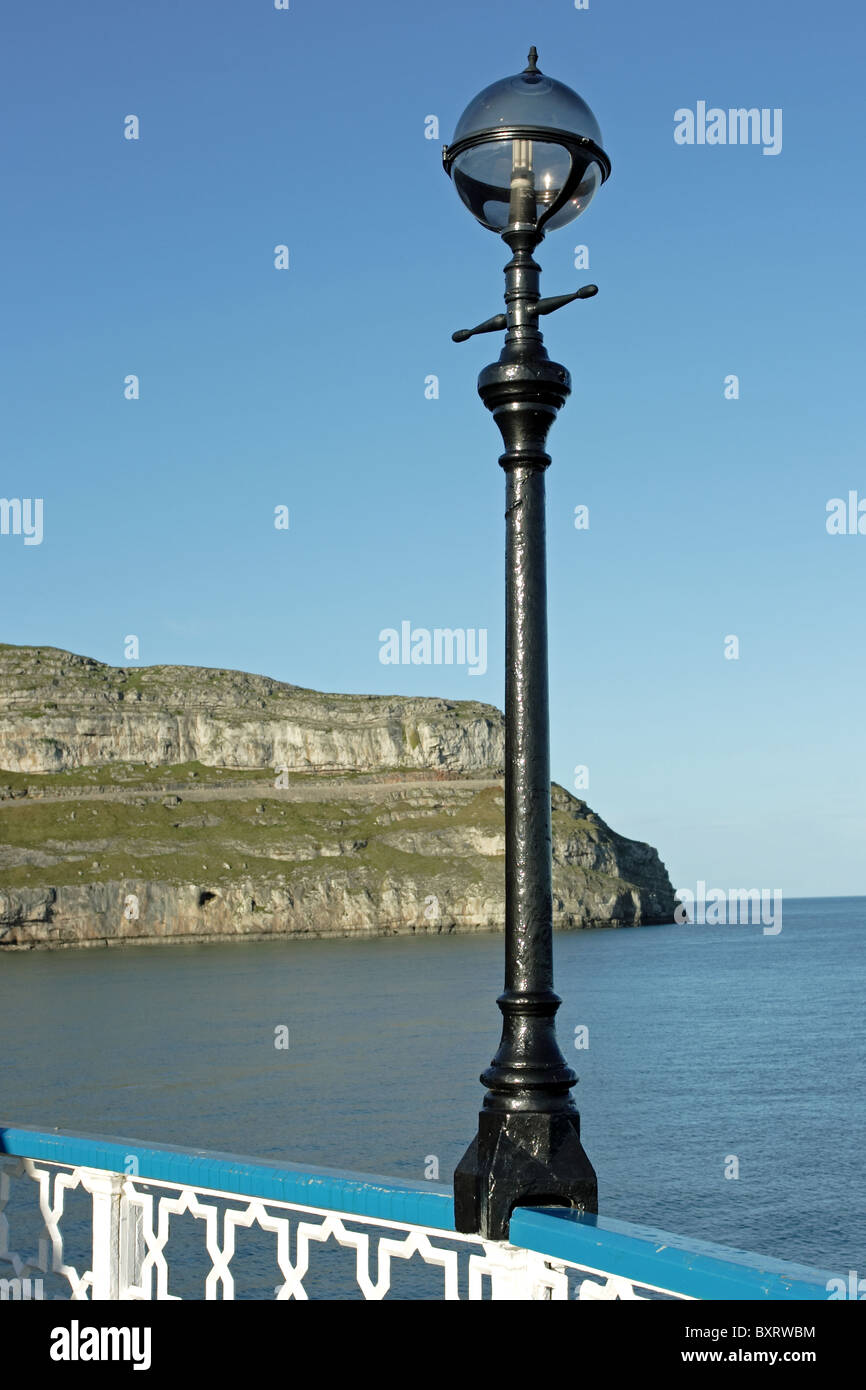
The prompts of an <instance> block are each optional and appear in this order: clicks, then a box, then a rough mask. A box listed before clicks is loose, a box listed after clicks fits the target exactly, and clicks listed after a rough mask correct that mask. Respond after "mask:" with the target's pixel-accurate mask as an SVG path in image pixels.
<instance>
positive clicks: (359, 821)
mask: <svg viewBox="0 0 866 1390" xmlns="http://www.w3.org/2000/svg"><path fill="white" fill-rule="evenodd" d="M503 751H504V731H503V720H502V715H501V713H500V712H499V711H498V710H496V709H494V708H493V707H492V706H490V705H484V704H479V703H477V702H474V701H464V702H458V701H449V700H439V699H432V698H429V699H428V698H425V699H418V698H398V697H385V696H362V695H328V694H320V693H319V692H317V691H312V690H305V689H302V688H300V687H298V686H293V685H286V684H284V683H282V682H280V681H274V680H269V679H267V678H266V677H263V676H254V675H247V674H245V673H243V672H237V671H219V670H208V669H205V668H199V667H184V666H157V667H129V668H115V667H110V666H105V665H103V664H102V663H100V662H98V661H93V660H90V659H89V658H87V657H82V656H76V655H74V654H72V653H70V652H64V651H59V650H57V649H55V648H49V647H13V646H0V947H5V948H7V949H19V950H20V949H28V948H34V947H42V948H45V947H61V946H103V945H106V944H115V943H122V942H127V943H133V942H134V943H142V942H145V941H165V940H167V939H172V940H187V941H189V940H191V939H195V940H218V939H219V940H221V939H225V938H229V937H243V938H256V937H258V938H266V937H285V936H351V935H364V936H367V935H383V934H390V933H395V932H402V933H405V932H451V931H461V932H462V931H479V930H480V931H489V930H496V929H500V930H501V929H502V926H503V922H504V898H503V877H504V875H503V868H504V849H505V842H504V798H503V785H502V763H503ZM552 806H553V870H554V924H555V926H557V927H559V928H574V927H591V926H626V925H628V926H636V925H640V924H641V923H648V922H662V921H671V920H673V911H674V906H675V901H674V893H673V888H672V886H671V883H670V879H669V878H668V875H667V872H666V871H665V868H664V865H663V864H662V863H661V861H660V859H659V857H658V854H657V852H656V851H655V850H654V849H652V848H651V847H650V846H649V845H646V844H643V843H641V842H639V841H635V840H629V839H626V838H624V837H623V836H621V835H618V834H617V833H616V832H615V831H613V830H611V829H610V828H609V827H608V826H607V825H605V823H604V821H602V820H601V819H600V817H598V816H597V815H596V814H595V813H594V812H593V811H592V810H591V809H590V808H589V807H588V806H587V804H586V803H585V802H584V801H580V800H578V799H577V798H576V797H574V796H572V795H571V794H570V793H569V792H567V791H565V790H563V789H562V788H561V787H558V786H556V785H554V787H553V788H552Z"/></svg>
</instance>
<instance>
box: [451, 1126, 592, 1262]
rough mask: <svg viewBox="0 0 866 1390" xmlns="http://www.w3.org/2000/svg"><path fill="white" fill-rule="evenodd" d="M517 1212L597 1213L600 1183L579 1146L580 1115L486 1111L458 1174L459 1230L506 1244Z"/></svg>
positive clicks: (456, 1218)
mask: <svg viewBox="0 0 866 1390" xmlns="http://www.w3.org/2000/svg"><path fill="white" fill-rule="evenodd" d="M516 1206H523V1207H529V1206H540V1207H543V1206H548V1207H552V1206H565V1207H574V1208H576V1209H577V1210H578V1211H584V1212H588V1213H590V1214H594V1213H596V1212H597V1211H598V1180H597V1178H596V1176H595V1169H594V1168H593V1166H592V1164H591V1163H590V1161H589V1159H588V1158H587V1156H586V1154H585V1153H584V1151H583V1145H582V1144H581V1142H580V1116H579V1114H578V1113H577V1111H576V1110H566V1111H558V1112H554V1113H553V1114H538V1113H527V1112H523V1113H518V1114H505V1113H501V1112H495V1111H487V1110H482V1112H481V1114H480V1116H479V1124H478V1134H477V1135H476V1137H475V1138H474V1139H473V1141H472V1143H471V1144H470V1146H469V1148H468V1149H467V1150H466V1153H465V1154H464V1155H463V1157H462V1158H461V1160H460V1162H459V1164H458V1165H457V1169H456V1171H455V1174H454V1224H455V1227H456V1229H457V1230H458V1231H463V1232H464V1233H465V1234H473V1233H474V1234H479V1235H482V1236H484V1237H485V1239H487V1240H507V1239H508V1223H509V1220H510V1218H511V1213H512V1211H513V1210H514V1208H515V1207H516Z"/></svg>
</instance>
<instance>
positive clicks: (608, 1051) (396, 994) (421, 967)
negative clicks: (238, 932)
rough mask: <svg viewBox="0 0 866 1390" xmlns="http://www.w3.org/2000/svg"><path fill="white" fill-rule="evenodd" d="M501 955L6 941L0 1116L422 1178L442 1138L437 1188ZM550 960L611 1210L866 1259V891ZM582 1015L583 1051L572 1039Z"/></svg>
mask: <svg viewBox="0 0 866 1390" xmlns="http://www.w3.org/2000/svg"><path fill="white" fill-rule="evenodd" d="M502 947H503V943H502V938H501V937H500V936H496V935H482V936H463V937H432V938H426V937H419V938H417V939H416V938H412V937H390V938H381V939H376V940H371V941H348V940H347V941H342V940H334V941H308V942H303V941H295V942H286V943H250V944H246V945H244V944H240V945H237V944H227V945H224V946H223V945H207V946H205V945H202V946H166V947H162V946H159V947H146V948H138V949H134V950H128V951H118V950H112V951H82V952H60V953H57V954H50V953H34V954H29V955H24V954H16V955H11V956H4V957H2V960H0V1020H2V1037H3V1056H4V1062H5V1066H4V1068H3V1077H2V1100H0V1116H3V1117H4V1118H6V1119H9V1120H15V1121H18V1122H21V1123H29V1124H37V1125H41V1126H44V1127H46V1128H49V1127H54V1126H57V1127H59V1128H61V1129H63V1128H69V1129H75V1130H83V1131H91V1132H102V1133H108V1134H116V1135H119V1136H123V1137H128V1138H138V1139H150V1140H157V1141H161V1142H164V1143H178V1144H186V1145H192V1146H196V1147H205V1148H214V1149H222V1150H229V1151H234V1152H238V1153H246V1154H251V1155H259V1156H268V1157H282V1158H286V1159H292V1160H295V1161H297V1162H302V1163H303V1162H306V1163H310V1164H326V1165H329V1166H336V1167H348V1168H354V1169H357V1170H360V1171H366V1172H374V1173H384V1174H392V1175H395V1176H408V1177H413V1178H419V1179H420V1178H423V1177H424V1176H425V1172H424V1170H425V1162H426V1160H427V1158H428V1156H430V1155H435V1156H436V1157H437V1158H438V1161H439V1165H440V1178H441V1180H443V1181H449V1180H450V1178H451V1175H452V1172H453V1167H454V1165H455V1163H456V1162H457V1160H458V1159H459V1157H460V1155H461V1154H462V1152H463V1150H464V1149H465V1147H466V1145H467V1143H468V1141H469V1140H470V1138H471V1137H472V1134H473V1132H474V1128H475V1119H476V1112H477V1109H478V1106H479V1104H480V1101H481V1097H482V1088H481V1087H480V1085H479V1084H478V1083H477V1076H478V1073H479V1071H480V1070H481V1069H482V1067H483V1066H485V1065H486V1064H487V1063H488V1062H489V1060H490V1057H491V1056H492V1054H493V1052H494V1050H495V1047H496V1044H497V1041H498V1036H499V1031H498V1020H499V1013H498V1010H497V1009H496V1007H495V1004H494V999H495V995H496V994H497V992H498V990H499V988H500V985H501V973H502ZM556 959H557V987H558V990H559V993H560V994H561V995H562V997H563V1000H564V1003H563V1007H562V1009H561V1010H560V1014H559V1019H560V1039H561V1042H562V1045H563V1050H565V1051H566V1052H567V1054H568V1055H569V1057H570V1059H571V1061H572V1064H573V1065H574V1066H575V1069H576V1070H577V1072H578V1074H579V1076H580V1078H581V1080H580V1085H579V1086H578V1087H577V1090H576V1098H577V1102H578V1106H579V1108H580V1111H581V1115H582V1118H583V1138H584V1144H585V1147H586V1150H587V1152H588V1154H589V1156H590V1158H591V1159H592V1161H593V1163H594V1164H595V1166H596V1169H597V1172H598V1174H599V1183H600V1203H601V1209H602V1210H603V1211H604V1212H605V1213H606V1214H608V1215H614V1216H619V1217H621V1218H623V1219H627V1220H632V1221H640V1222H646V1223H649V1224H652V1225H658V1226H661V1227H663V1228H664V1229H666V1230H669V1231H672V1232H678V1233H682V1234H687V1235H693V1236H701V1237H704V1238H707V1239H711V1240H718V1241H721V1242H723V1243H725V1244H731V1245H737V1246H740V1247H741V1248H745V1249H750V1250H755V1251H759V1252H764V1253H767V1254H771V1255H777V1256H780V1257H782V1258H787V1259H792V1260H800V1261H803V1262H805V1263H807V1264H814V1265H818V1266H820V1267H823V1268H826V1269H828V1270H831V1271H839V1272H841V1273H847V1271H848V1270H849V1269H857V1270H859V1271H861V1273H866V1216H864V1188H866V1146H864V1109H866V1102H864V1091H866V1088H864V1082H866V1027H864V998H866V899H864V898H856V899H854V898H849V899H841V898H835V899H810V900H800V901H790V902H786V903H785V905H784V918H783V928H782V931H781V932H780V934H779V935H778V936H775V937H773V936H764V935H763V933H762V931H761V928H760V926H757V927H752V926H664V927H645V928H642V929H639V930H633V929H632V930H620V931H584V932H574V933H569V934H558V935H557V938H556ZM280 1025H285V1026H287V1027H288V1029H289V1038H290V1047H289V1049H288V1051H278V1050H276V1049H275V1047H274V1030H275V1028H277V1027H278V1026H280ZM576 1025H586V1026H587V1027H588V1028H589V1043H590V1045H589V1048H588V1050H585V1051H579V1052H578V1051H576V1050H575V1049H574V1047H573V1037H574V1029H575V1026H576ZM728 1155H735V1156H736V1158H737V1159H738V1161H739V1178H738V1179H736V1180H730V1179H726V1178H725V1176H724V1174H725V1164H726V1159H727V1156H728Z"/></svg>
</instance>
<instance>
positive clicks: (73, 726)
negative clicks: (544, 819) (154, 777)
mask: <svg viewBox="0 0 866 1390" xmlns="http://www.w3.org/2000/svg"><path fill="white" fill-rule="evenodd" d="M503 758H504V732H503V721H502V715H501V714H500V712H499V711H498V710H496V709H494V708H493V706H492V705H483V704H478V703H476V702H474V701H460V702H455V701H448V700H435V699H394V698H388V697H387V696H380V695H324V694H320V693H319V692H318V691H315V690H304V689H302V688H300V687H299V686H294V685H286V684H284V683H283V682H281V681H273V680H269V679H268V678H267V677H265V676H251V675H247V674H245V673H244V672H241V671H213V670H208V669H206V668H202V667H195V666H144V667H128V668H124V667H120V668H118V667H114V666H104V665H103V664H102V662H99V661H92V660H91V659H90V658H89V657H84V656H75V655H74V654H73V653H72V652H64V651H59V650H58V649H57V648H55V647H9V646H0V768H4V769H7V770H8V771H11V772H61V771H64V770H65V769H67V768H83V767H102V766H107V765H109V764H111V763H116V762H128V763H139V762H143V763H148V764H149V765H151V766H154V767H155V766H160V765H164V764H172V763H175V764H177V763H189V762H200V763H203V764H205V765H206V766H209V767H224V768H275V769H276V768H280V767H285V768H287V769H288V770H289V771H306V772H325V771H338V770H344V771H352V770H356V769H359V768H363V769H365V770H367V771H375V770H377V769H386V768H388V769H391V768H440V769H442V770H445V771H448V772H457V773H459V772H475V771H481V770H485V771H488V770H490V769H491V768H499V767H502V765H503Z"/></svg>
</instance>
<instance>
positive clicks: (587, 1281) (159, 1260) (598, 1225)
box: [0, 1126, 832, 1300]
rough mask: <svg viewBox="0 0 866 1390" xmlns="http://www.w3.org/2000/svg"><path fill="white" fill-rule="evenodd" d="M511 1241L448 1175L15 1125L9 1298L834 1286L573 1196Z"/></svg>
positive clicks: (7, 1150)
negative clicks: (484, 1232)
mask: <svg viewBox="0 0 866 1390" xmlns="http://www.w3.org/2000/svg"><path fill="white" fill-rule="evenodd" d="M509 1235H510V1239H509V1241H507V1242H506V1241H501V1242H500V1241H486V1240H483V1239H482V1238H481V1237H480V1236H473V1235H462V1234H460V1233H458V1232H456V1231H455V1230H454V1224H453V1202H452V1198H451V1194H450V1192H449V1191H448V1190H447V1189H446V1188H443V1187H439V1186H436V1185H433V1184H431V1183H408V1182H400V1181H399V1180H395V1179H390V1178H370V1177H364V1176H361V1175H358V1174H354V1173H344V1172H337V1171H334V1170H328V1169H305V1168H301V1167H299V1166H297V1165H292V1164H280V1165H277V1164H271V1163H267V1162H262V1161H260V1160H256V1159H248V1158H238V1157H235V1156H232V1155H226V1154H213V1153H208V1152H205V1151H201V1150H197V1151H192V1152H183V1151H180V1150H177V1149H172V1148H169V1147H166V1146H161V1145H143V1144H140V1143H127V1142H125V1141H123V1140H118V1139H104V1138H98V1137H92V1136H87V1135H70V1134H63V1135H61V1134H58V1133H51V1132H48V1133H46V1132H44V1131H41V1130H36V1129H30V1128H26V1127H23V1126H5V1127H0V1297H3V1298H21V1299H23V1298H28V1297H31V1298H33V1297H36V1298H61V1299H72V1300H88V1299H98V1300H103V1299H119V1300H151V1299H161V1300H165V1299H185V1298H186V1299H189V1298H193V1299H195V1298H199V1299H223V1298H226V1299H234V1298H253V1299H264V1298H273V1299H278V1300H280V1299H283V1300H285V1299H308V1298H331V1299H351V1298H363V1299H373V1300H376V1299H383V1298H385V1297H387V1296H391V1297H393V1298H404V1299H405V1298H409V1299H470V1300H480V1299H494V1300H500V1299H509V1300H549V1299H556V1300H568V1299H575V1298H576V1299H581V1300H586V1299H695V1298H739V1299H760V1298H770V1299H780V1298H785V1299H787V1298H797V1299H804V1298H807V1299H816V1298H822V1299H826V1298H827V1297H828V1292H827V1289H828V1280H831V1279H832V1276H831V1275H828V1274H826V1273H825V1272H824V1271H820V1270H814V1269H808V1268H806V1267H804V1266H801V1265H794V1264H787V1263H785V1262H781V1261H776V1260H766V1259H763V1258H762V1257H760V1256H757V1255H748V1254H745V1253H744V1252H741V1251H735V1250H728V1249H725V1248H724V1247H721V1246H713V1245H708V1244H705V1243H703V1242H695V1241H687V1240H683V1239H681V1238H679V1237H676V1236H669V1235H667V1234H665V1233H663V1232H659V1231H654V1230H651V1229H650V1228H647V1227H641V1226H633V1225H630V1224H628V1223H625V1222H617V1221H612V1220H609V1219H607V1220H606V1219H604V1218H600V1217H586V1216H579V1215H576V1214H575V1213H574V1212H570V1211H568V1210H566V1209H563V1208H544V1209H531V1208H527V1209H519V1210H517V1211H515V1212H514V1214H513V1216H512V1220H511V1227H510V1231H509Z"/></svg>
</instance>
